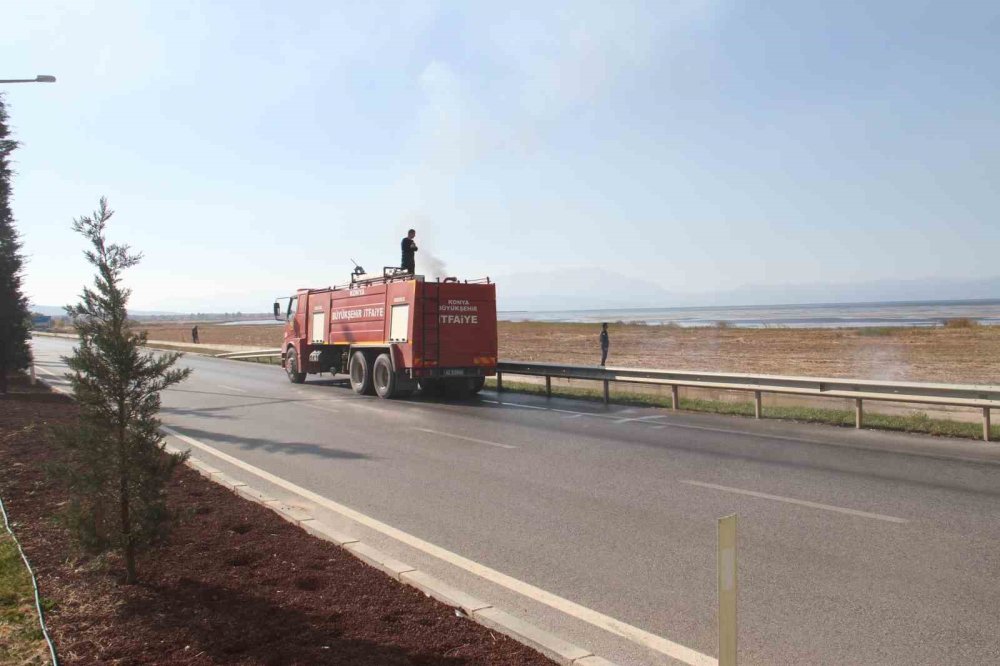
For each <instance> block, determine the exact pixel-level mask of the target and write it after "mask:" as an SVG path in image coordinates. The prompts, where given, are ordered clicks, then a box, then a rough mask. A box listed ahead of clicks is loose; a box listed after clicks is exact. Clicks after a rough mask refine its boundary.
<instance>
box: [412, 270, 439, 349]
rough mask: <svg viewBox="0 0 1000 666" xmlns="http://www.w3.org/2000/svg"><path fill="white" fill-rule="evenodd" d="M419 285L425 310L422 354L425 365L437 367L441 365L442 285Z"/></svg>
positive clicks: (425, 283) (426, 283)
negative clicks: (440, 315)
mask: <svg viewBox="0 0 1000 666" xmlns="http://www.w3.org/2000/svg"><path fill="white" fill-rule="evenodd" d="M417 284H419V285H420V286H421V287H422V288H423V291H424V294H423V302H422V303H421V310H423V315H422V318H423V322H422V323H423V326H422V330H421V333H422V335H421V340H422V343H421V344H422V346H423V350H422V354H421V357H422V358H423V360H424V365H432V366H437V365H440V363H441V325H440V318H439V316H438V315H439V314H440V308H441V283H439V282H422V283H417Z"/></svg>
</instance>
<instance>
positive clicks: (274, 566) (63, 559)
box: [0, 393, 552, 666]
mask: <svg viewBox="0 0 1000 666" xmlns="http://www.w3.org/2000/svg"><path fill="white" fill-rule="evenodd" d="M75 410H76V407H75V406H74V405H73V404H72V403H71V402H69V401H68V400H66V399H64V398H62V397H60V396H51V395H49V396H47V397H45V398H41V397H40V396H39V395H38V394H35V395H26V394H24V393H20V394H16V393H15V394H11V395H9V396H6V397H2V396H0V496H2V497H3V498H4V501H5V502H6V503H7V506H8V511H9V512H10V514H11V520H12V521H13V522H15V529H16V531H17V533H18V536H19V538H20V539H21V541H22V543H23V544H24V547H25V550H26V551H27V554H28V557H29V559H30V560H31V562H32V564H33V566H34V567H35V569H36V571H37V573H38V576H39V580H40V584H41V589H42V594H43V596H44V597H45V598H46V599H48V600H50V601H51V602H52V603H53V604H54V606H53V609H52V610H51V611H50V613H49V614H48V622H49V627H50V631H51V633H52V634H53V637H54V639H55V641H56V647H57V649H58V650H59V655H60V660H61V661H62V663H65V664H98V663H99V664H268V665H271V664H275V665H277V664H359V665H362V666H364V665H366V664H372V665H374V664H380V665H382V664H388V665H391V664H447V665H449V666H452V665H454V666H457V665H459V664H524V665H529V664H532V665H533V664H551V663H552V662H550V661H549V660H548V659H546V658H545V657H543V656H541V655H540V654H538V653H537V652H535V651H533V650H531V649H529V648H527V647H525V646H523V645H521V644H520V643H517V642H516V641H513V640H511V639H509V638H507V637H505V636H503V635H501V634H497V633H494V632H491V631H489V630H487V629H485V628H484V627H481V626H479V625H477V624H475V623H473V622H472V621H470V620H468V619H464V618H461V617H458V616H456V614H455V611H454V610H453V609H451V608H449V607H447V606H445V605H443V604H440V603H438V602H436V601H434V600H433V599H429V598H427V597H425V596H424V595H423V594H422V593H420V592H418V591H417V590H414V589H413V588H410V587H407V586H405V585H402V584H401V583H398V582H396V581H395V580H393V579H391V578H390V577H388V576H386V575H385V574H383V573H382V572H380V571H377V570H376V569H373V568H371V567H369V566H367V565H365V564H363V563H361V562H360V561H358V560H357V559H355V558H354V557H352V556H351V555H348V554H347V553H345V552H344V551H343V550H341V549H340V548H338V547H336V546H334V545H333V544H330V543H327V542H324V541H321V540H319V539H316V538H314V537H312V536H310V535H308V534H306V533H305V532H304V531H302V530H301V529H299V528H298V527H295V526H293V525H291V524H290V523H287V522H285V521H284V520H282V519H281V518H279V517H278V516H276V515H275V514H273V513H272V512H270V511H268V510H267V509H264V508H263V507H260V506H258V505H256V504H253V503H250V502H247V501H245V500H242V499H241V498H239V497H238V496H236V495H234V494H233V493H231V492H228V491H226V490H224V489H222V488H221V487H220V486H218V485H216V484H213V483H211V482H209V481H207V480H205V479H203V478H202V477H201V476H199V475H198V474H196V473H194V472H193V471H191V470H190V469H188V468H187V467H182V468H181V469H180V470H179V472H178V473H177V475H176V476H175V478H174V480H173V481H172V483H171V485H170V488H169V492H168V496H169V505H170V507H171V510H172V511H174V512H175V514H176V515H178V516H179V521H178V523H177V524H176V525H175V527H174V529H173V531H172V532H171V535H170V537H169V538H168V541H167V542H166V543H165V544H164V545H163V546H162V547H161V548H160V549H159V550H157V551H155V552H152V553H150V554H148V555H146V556H144V557H143V558H141V560H140V562H139V575H140V578H141V579H142V583H141V584H139V585H125V584H123V583H122V579H123V571H122V567H121V562H120V561H119V559H118V558H117V557H115V556H109V557H102V558H95V557H90V556H87V555H84V554H81V553H79V552H78V551H77V550H75V548H74V547H73V545H72V542H71V540H70V538H69V535H68V534H67V533H66V532H65V530H64V529H63V528H61V527H60V526H59V525H58V523H57V522H56V521H55V519H54V515H55V514H56V512H57V511H58V510H59V507H60V506H61V505H62V504H63V503H64V502H65V500H66V495H65V492H64V490H63V489H62V488H60V487H59V486H58V485H57V484H55V483H54V482H53V481H52V480H50V478H49V477H48V476H47V475H46V473H45V472H44V471H43V466H44V465H45V463H47V462H50V461H52V460H54V459H55V458H56V455H57V453H56V451H54V450H53V448H52V447H51V446H50V445H49V444H47V443H46V442H47V439H46V431H47V430H48V429H49V427H50V426H51V425H54V424H66V423H72V422H73V419H74V418H75Z"/></svg>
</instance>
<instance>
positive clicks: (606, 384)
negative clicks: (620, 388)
mask: <svg viewBox="0 0 1000 666" xmlns="http://www.w3.org/2000/svg"><path fill="white" fill-rule="evenodd" d="M610 384H611V382H609V381H608V380H607V379H605V380H604V404H605V405H606V404H608V403H610V402H611V391H610V388H609V385H610Z"/></svg>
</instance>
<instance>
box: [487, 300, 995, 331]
mask: <svg viewBox="0 0 1000 666" xmlns="http://www.w3.org/2000/svg"><path fill="white" fill-rule="evenodd" d="M498 316H499V318H500V319H501V320H503V321H550V322H580V323H594V324H596V323H600V322H605V321H606V322H612V323H613V322H618V321H622V322H631V323H638V322H641V323H646V324H651V325H665V324H672V325H677V326H684V327H691V326H714V325H715V324H717V323H718V322H726V324H728V325H730V326H734V327H737V328H770V327H775V328H848V327H850V328H854V327H872V326H941V325H943V323H944V322H945V321H947V320H949V319H963V318H964V319H972V320H974V321H977V322H979V323H981V324H985V325H992V324H1000V299H998V300H988V301H915V302H896V303H821V304H815V305H741V306H725V307H700V308H692V307H686V308H631V309H615V310H563V311H559V310H552V311H546V312H541V311H540V312H526V311H525V312H516V311H510V312H500V313H499V315H498Z"/></svg>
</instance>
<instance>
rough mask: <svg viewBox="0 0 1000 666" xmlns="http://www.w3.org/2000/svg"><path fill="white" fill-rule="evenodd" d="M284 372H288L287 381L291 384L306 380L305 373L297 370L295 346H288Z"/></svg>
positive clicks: (297, 358)
mask: <svg viewBox="0 0 1000 666" xmlns="http://www.w3.org/2000/svg"><path fill="white" fill-rule="evenodd" d="M285 372H286V373H288V381H290V382H291V383H293V384H301V383H302V382H304V381H305V380H306V373H304V372H299V357H298V356H297V355H296V354H295V348H294V347H289V348H288V355H287V356H286V357H285Z"/></svg>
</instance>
